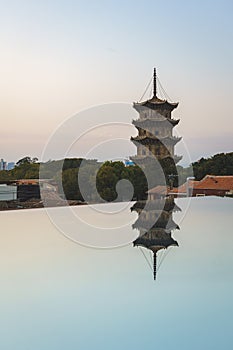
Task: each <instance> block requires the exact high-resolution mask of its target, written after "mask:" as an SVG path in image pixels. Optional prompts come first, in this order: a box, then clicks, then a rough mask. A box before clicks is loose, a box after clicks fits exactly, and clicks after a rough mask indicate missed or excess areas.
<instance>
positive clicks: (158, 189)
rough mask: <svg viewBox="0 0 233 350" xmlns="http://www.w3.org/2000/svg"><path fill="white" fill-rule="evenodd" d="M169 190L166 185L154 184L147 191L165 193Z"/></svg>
mask: <svg viewBox="0 0 233 350" xmlns="http://www.w3.org/2000/svg"><path fill="white" fill-rule="evenodd" d="M168 191H169V187H167V186H156V187H154V188H151V189H150V190H149V191H148V192H147V193H149V194H163V195H166V194H167V193H168Z"/></svg>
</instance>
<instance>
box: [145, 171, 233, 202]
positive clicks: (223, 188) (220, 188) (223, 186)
mask: <svg viewBox="0 0 233 350" xmlns="http://www.w3.org/2000/svg"><path fill="white" fill-rule="evenodd" d="M227 193H232V194H233V175H226V176H215V175H206V176H205V177H204V178H203V179H202V180H200V181H196V180H192V179H187V181H186V182H185V183H184V184H183V185H181V186H179V187H177V188H176V187H174V188H173V189H170V188H169V187H168V186H156V187H154V188H152V189H151V190H149V191H148V196H149V199H150V200H154V199H157V198H161V197H166V196H174V197H190V196H192V197H197V196H225V195H226V194H227Z"/></svg>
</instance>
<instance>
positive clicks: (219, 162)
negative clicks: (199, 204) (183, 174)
mask: <svg viewBox="0 0 233 350" xmlns="http://www.w3.org/2000/svg"><path fill="white" fill-rule="evenodd" d="M192 166H193V173H194V176H195V178H196V180H201V179H202V178H203V177H204V176H205V175H233V152H230V153H219V154H215V155H214V156H212V157H210V158H201V159H200V160H199V161H197V162H194V163H192Z"/></svg>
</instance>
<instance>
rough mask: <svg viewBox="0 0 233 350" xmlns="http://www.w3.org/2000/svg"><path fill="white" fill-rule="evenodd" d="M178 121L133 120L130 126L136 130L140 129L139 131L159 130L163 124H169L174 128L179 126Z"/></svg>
mask: <svg viewBox="0 0 233 350" xmlns="http://www.w3.org/2000/svg"><path fill="white" fill-rule="evenodd" d="M179 121H180V119H171V118H164V117H162V118H159V119H158V118H141V119H135V120H133V121H132V124H133V125H134V126H135V127H136V128H138V127H139V128H141V129H150V128H151V127H153V128H154V127H156V128H157V127H158V128H160V127H161V126H163V124H165V123H166V124H167V123H169V124H171V127H174V126H176V125H177V124H179Z"/></svg>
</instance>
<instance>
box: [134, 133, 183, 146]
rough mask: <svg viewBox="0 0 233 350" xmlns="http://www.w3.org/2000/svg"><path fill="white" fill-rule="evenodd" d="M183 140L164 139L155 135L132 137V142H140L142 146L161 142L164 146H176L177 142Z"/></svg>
mask: <svg viewBox="0 0 233 350" xmlns="http://www.w3.org/2000/svg"><path fill="white" fill-rule="evenodd" d="M181 139H182V137H177V136H164V137H159V136H154V135H150V136H147V135H143V136H139V135H138V136H136V137H131V138H130V140H131V141H133V142H139V143H141V144H154V143H155V142H156V141H157V142H161V143H163V144H166V145H167V144H172V145H175V144H176V143H177V142H179V141H180V140H181Z"/></svg>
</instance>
